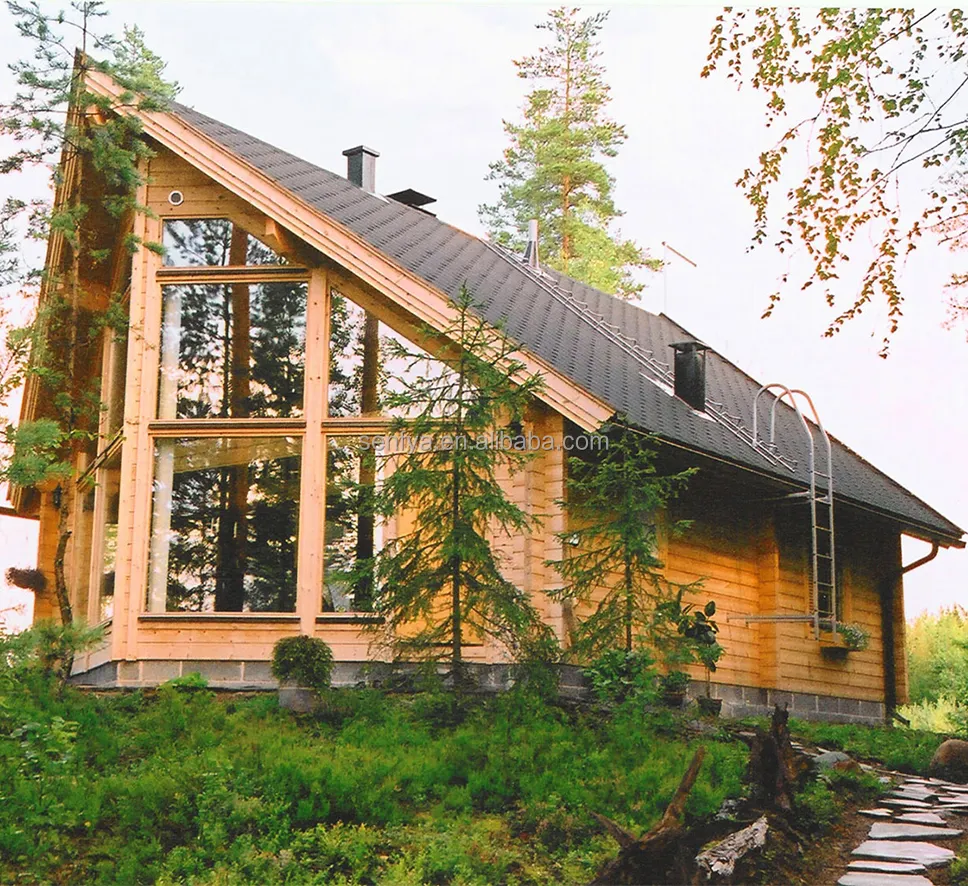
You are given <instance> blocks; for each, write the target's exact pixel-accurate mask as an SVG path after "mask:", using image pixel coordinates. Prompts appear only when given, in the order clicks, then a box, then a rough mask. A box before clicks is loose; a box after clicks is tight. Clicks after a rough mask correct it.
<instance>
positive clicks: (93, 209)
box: [0, 0, 177, 623]
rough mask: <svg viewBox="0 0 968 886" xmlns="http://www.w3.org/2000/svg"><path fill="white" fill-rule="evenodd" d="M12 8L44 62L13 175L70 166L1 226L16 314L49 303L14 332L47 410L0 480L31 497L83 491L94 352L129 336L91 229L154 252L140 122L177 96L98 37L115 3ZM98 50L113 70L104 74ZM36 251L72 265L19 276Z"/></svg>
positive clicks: (159, 70)
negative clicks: (145, 229) (89, 79)
mask: <svg viewBox="0 0 968 886" xmlns="http://www.w3.org/2000/svg"><path fill="white" fill-rule="evenodd" d="M7 6H8V9H9V10H10V12H11V14H12V15H13V17H14V20H15V24H16V27H17V30H18V31H19V32H20V33H21V35H22V36H23V37H24V38H25V39H26V40H28V41H29V43H30V44H31V50H30V52H29V54H28V55H27V56H26V57H25V58H24V59H23V60H20V61H16V62H13V63H12V64H11V65H10V69H11V70H12V72H13V74H14V77H15V82H16V88H15V91H14V94H13V95H12V96H11V97H10V98H8V99H7V100H4V101H0V136H5V137H6V138H7V139H8V140H9V141H10V142H11V143H12V145H13V151H12V153H10V154H9V155H7V156H5V157H0V174H11V173H12V174H14V175H17V174H19V173H21V172H22V171H24V170H26V169H29V168H31V167H36V166H44V165H50V164H52V161H54V159H55V158H56V156H57V155H58V154H59V155H60V163H59V164H58V165H56V168H55V169H54V172H53V177H52V181H51V186H52V190H53V191H54V192H56V197H55V199H54V200H53V201H48V200H46V199H45V198H44V197H40V198H38V199H36V200H32V201H16V200H8V201H7V202H6V203H5V204H4V210H3V213H2V216H0V278H2V279H0V283H3V284H6V285H5V287H4V290H3V292H4V302H5V307H6V309H7V311H8V312H9V314H11V315H12V314H13V313H14V312H13V311H12V310H11V309H10V304H11V301H12V300H14V299H20V298H21V297H22V293H23V292H24V291H25V289H30V287H31V285H33V293H34V297H35V298H36V311H35V313H34V317H33V319H32V321H31V322H30V323H29V325H28V326H27V327H26V328H22V329H14V330H9V329H8V335H7V336H6V340H7V342H8V352H9V353H10V354H11V357H10V359H11V360H12V361H13V362H12V364H11V365H10V367H8V372H9V373H10V374H12V375H13V376H14V377H15V378H16V379H17V380H18V381H19V380H20V379H21V378H23V377H29V376H33V377H34V380H35V382H36V384H37V385H38V390H39V397H38V400H39V401H40V402H42V403H44V411H43V414H41V415H39V416H38V417H37V419H36V420H35V421H32V422H29V423H24V424H21V425H20V426H19V427H14V426H9V427H8V428H7V433H6V438H7V440H6V442H7V446H6V448H5V451H4V453H3V458H2V461H0V477H2V479H4V480H9V481H10V482H11V483H14V484H17V485H21V486H36V485H41V484H63V485H67V484H69V483H71V482H73V481H74V479H75V472H76V466H77V459H76V456H77V454H78V453H79V452H80V451H81V450H82V449H84V448H86V446H87V444H89V443H90V441H92V440H94V439H95V437H96V434H97V417H98V413H99V411H100V408H101V404H100V397H99V390H98V384H97V381H98V380H96V379H92V378H91V377H90V366H91V365H94V364H95V363H96V360H95V359H94V353H95V349H96V347H97V345H98V342H99V341H100V339H101V336H102V335H104V334H124V330H125V327H126V322H127V320H126V317H125V312H124V311H123V309H122V308H121V303H122V294H121V293H111V296H110V298H109V303H108V304H107V306H106V307H103V308H92V307H91V305H92V304H93V303H95V302H96V298H94V296H93V293H92V292H91V291H90V286H89V284H90V281H91V279H92V274H93V271H94V270H95V269H97V268H98V267H99V266H102V265H103V264H104V263H105V262H106V261H108V260H109V258H110V251H109V249H107V248H105V246H104V244H102V243H100V242H99V241H98V237H97V234H96V231H95V230H94V225H93V222H92V221H91V219H92V218H93V217H95V216H98V217H100V218H103V219H108V220H110V222H111V223H112V224H114V225H116V226H117V229H118V231H119V232H120V233H119V236H120V237H122V238H123V243H124V246H125V248H127V249H128V250H129V251H131V252H132V253H133V252H134V251H135V250H137V249H138V248H140V247H141V246H142V244H141V243H140V242H139V241H138V238H137V237H136V236H135V235H134V234H133V233H132V223H131V220H132V218H133V217H134V216H135V215H137V214H138V213H143V212H145V211H146V210H145V208H144V207H143V206H140V205H139V204H138V202H137V200H136V196H135V195H136V192H137V189H138V187H139V185H140V184H141V182H142V176H141V174H140V172H139V166H140V164H141V163H142V161H144V160H145V159H146V158H147V157H149V156H150V149H149V147H148V145H147V143H146V142H145V141H144V139H142V138H141V137H140V136H141V127H140V125H139V123H138V121H137V120H136V119H135V118H134V116H132V114H131V113H130V111H131V109H133V108H136V109H140V110H158V109H160V108H163V107H164V105H165V103H166V102H167V101H168V100H169V99H170V98H172V97H173V96H174V95H175V93H176V89H177V88H176V87H175V86H174V85H172V84H170V83H167V82H166V81H165V80H164V78H163V76H162V75H163V70H164V64H163V63H162V62H161V60H160V59H159V58H158V57H157V56H156V55H154V54H153V53H151V52H149V51H148V50H147V48H146V47H145V45H144V37H143V34H142V33H141V32H140V31H139V30H138V29H137V28H128V29H125V31H124V33H123V35H122V37H120V38H117V37H114V36H112V35H110V34H101V33H96V32H95V31H94V30H93V26H94V24H95V23H96V21H97V20H98V19H100V18H102V17H103V16H104V15H105V14H106V11H105V9H104V4H103V3H100V2H86V0H75V2H73V3H72V4H71V5H70V8H69V10H66V11H65V10H57V9H55V8H52V7H48V5H47V4H45V5H44V6H43V7H42V6H41V5H40V4H38V3H18V2H10V3H8V4H7ZM75 41H77V43H76V44H75ZM75 45H76V47H77V48H76V50H75ZM89 50H90V51H94V52H97V53H98V54H99V55H101V56H103V57H104V59H105V60H103V61H95V60H94V59H92V58H91V57H90V56H89V55H88V51H89ZM91 70H98V71H103V72H106V73H109V74H110V75H111V76H113V77H114V79H115V81H116V82H117V83H119V84H120V85H121V86H122V92H121V94H120V95H119V96H118V97H117V99H108V98H104V97H102V96H99V95H96V94H94V93H93V92H91V91H90V90H89V89H88V88H87V85H86V79H85V78H86V75H87V73H88V71H91ZM31 238H33V239H37V240H46V239H48V238H51V240H52V241H53V240H56V241H57V242H58V243H59V244H62V247H61V248H59V249H57V250H52V252H51V254H53V255H59V256H60V259H59V261H58V262H57V264H52V265H50V266H47V267H45V268H44V269H43V270H41V269H38V268H30V267H26V266H23V265H21V264H19V263H16V264H15V263H14V262H13V261H12V259H14V258H19V256H18V255H17V252H18V249H17V247H18V246H19V244H20V242H21V241H23V240H25V239H28V240H29V239H31ZM145 245H146V246H149V247H151V248H155V249H160V248H161V247H160V246H159V245H158V244H145ZM38 293H39V297H38ZM28 354H29V359H27V355H28ZM7 390H8V386H4V387H3V388H2V389H0V391H2V392H3V393H6V391H7ZM71 501H72V496H71V495H69V494H66V493H63V494H60V495H59V496H57V497H56V498H55V503H56V502H59V503H57V505H56V506H57V508H58V522H59V536H58V544H57V550H56V555H55V575H54V582H53V585H54V591H55V595H56V598H57V602H58V606H59V609H60V618H61V620H62V621H63V622H65V623H67V622H70V621H71V620H72V618H73V613H72V610H71V603H70V593H69V589H68V587H67V582H66V578H65V575H64V559H65V552H66V549H67V544H68V542H69V540H70V537H71V530H70V526H71V522H72V520H71Z"/></svg>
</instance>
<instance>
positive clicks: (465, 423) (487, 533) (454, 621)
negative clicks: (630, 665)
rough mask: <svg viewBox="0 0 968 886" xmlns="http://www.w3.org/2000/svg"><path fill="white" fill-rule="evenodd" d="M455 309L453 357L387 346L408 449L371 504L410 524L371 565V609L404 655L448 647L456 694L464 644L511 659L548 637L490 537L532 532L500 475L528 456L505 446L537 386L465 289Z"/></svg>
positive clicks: (397, 433)
mask: <svg viewBox="0 0 968 886" xmlns="http://www.w3.org/2000/svg"><path fill="white" fill-rule="evenodd" d="M454 304H455V309H456V317H455V319H454V321H453V322H452V323H451V325H450V326H449V327H448V328H447V329H446V330H445V331H444V332H443V336H444V338H445V339H447V340H449V341H450V342H452V343H453V347H454V349H455V350H454V352H453V353H451V354H450V355H449V356H445V357H442V358H441V359H440V360H436V359H430V358H429V357H428V356H427V354H426V353H423V352H420V351H416V350H414V349H411V348H410V347H408V346H407V345H405V344H402V343H400V342H394V341H389V342H388V343H387V344H388V350H389V354H388V358H387V359H388V362H389V363H392V364H393V365H394V366H396V367H398V368H400V367H403V366H406V368H405V369H403V371H400V372H399V373H398V378H399V383H398V385H397V387H396V390H392V391H389V392H387V393H386V395H385V397H386V404H387V406H388V407H389V408H390V409H396V410H399V411H400V412H401V413H403V414H404V415H405V417H401V418H398V419H395V420H394V421H393V423H392V426H391V429H390V438H389V439H390V441H391V442H392V441H394V440H396V441H400V442H401V443H402V444H403V445H399V446H391V447H390V448H389V449H388V450H387V451H385V452H383V453H381V454H380V455H379V459H378V460H379V462H380V468H381V469H382V472H383V474H384V475H385V476H384V477H383V479H382V481H381V482H380V483H378V484H377V486H376V489H375V490H372V501H373V506H374V512H375V513H376V514H377V515H379V516H380V517H382V518H383V519H384V520H387V521H389V520H391V519H393V518H394V517H399V515H400V514H401V513H404V514H406V517H407V521H408V523H409V524H410V527H411V528H409V529H408V530H407V531H406V532H404V533H403V534H401V535H399V536H398V537H396V538H392V539H391V540H390V541H388V542H387V544H386V546H385V547H384V549H383V550H382V551H381V552H380V553H379V554H378V555H377V557H376V562H375V565H376V569H375V573H374V574H375V576H376V588H377V592H376V598H375V601H374V602H375V608H376V609H377V611H379V612H381V613H382V614H383V615H384V616H385V617H386V620H387V623H388V626H389V627H390V629H391V631H392V632H393V635H394V643H395V646H396V649H397V651H398V653H399V654H401V655H402V656H403V657H419V658H424V659H430V660H436V659H440V658H442V657H443V656H444V655H446V654H447V650H448V649H449V658H450V663H451V667H452V675H453V679H454V682H455V686H457V687H458V688H460V686H461V685H462V684H463V680H464V677H463V648H464V645H465V644H466V643H467V642H471V641H474V640H475V639H480V638H482V637H485V636H488V637H493V638H496V639H498V640H499V641H501V642H502V643H504V644H505V646H506V647H507V648H508V649H509V650H510V651H511V653H512V654H517V653H519V652H520V650H521V649H522V648H527V647H528V644H529V642H532V641H536V640H537V639H538V638H540V637H543V636H544V635H545V634H546V633H547V629H546V628H545V627H544V626H543V625H542V623H541V620H540V617H539V615H538V613H537V611H536V610H535V608H534V606H533V605H532V603H531V602H530V600H529V599H528V597H527V594H526V593H525V592H523V591H522V590H521V589H519V588H517V587H516V586H515V585H514V584H513V583H511V582H510V581H508V580H507V579H506V578H505V577H504V576H503V575H502V573H501V567H500V563H499V560H498V556H497V554H496V553H495V551H494V549H493V547H492V538H493V534H494V533H502V532H504V533H508V534H510V535H512V536H513V535H515V534H519V533H524V532H529V531H531V530H532V529H533V528H534V526H535V518H534V517H533V516H531V515H529V514H527V513H526V512H525V511H524V510H522V508H521V507H519V506H518V505H517V504H516V503H515V502H513V501H511V500H510V498H509V497H508V494H507V491H506V489H505V487H504V486H503V485H502V483H501V482H500V480H499V473H501V472H505V473H508V474H513V473H514V472H516V471H517V470H520V469H521V468H523V467H524V465H525V463H526V462H527V461H528V460H529V458H530V457H531V453H529V452H527V451H524V450H523V449H521V448H519V445H511V444H512V440H513V439H515V438H514V437H513V435H514V434H515V433H517V429H518V428H519V423H520V421H521V419H522V417H523V414H524V411H525V409H526V407H527V405H528V403H529V401H530V400H531V399H532V397H533V396H534V394H535V392H536V391H537V390H538V389H539V387H540V384H541V382H540V379H538V378H537V377H533V376H531V377H529V376H527V375H526V374H525V370H524V366H523V365H522V364H521V363H520V362H518V361H517V360H515V359H514V358H513V352H514V351H515V346H514V345H513V343H512V342H510V341H509V340H508V339H507V338H505V337H504V335H503V334H502V333H500V332H497V331H495V330H493V329H492V328H491V327H489V326H488V325H487V324H486V323H485V322H484V321H483V320H482V319H480V318H479V316H478V315H477V314H476V313H475V312H474V302H473V299H472V297H471V295H470V293H469V292H468V291H467V290H466V288H462V289H461V292H460V294H459V296H458V297H457V299H456V300H455V303H454ZM393 450H400V451H393ZM361 568H362V569H363V570H364V571H366V570H368V569H370V568H371V565H370V564H366V563H363V564H361Z"/></svg>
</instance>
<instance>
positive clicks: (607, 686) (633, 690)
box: [584, 649, 658, 704]
mask: <svg viewBox="0 0 968 886" xmlns="http://www.w3.org/2000/svg"><path fill="white" fill-rule="evenodd" d="M584 674H585V676H586V677H587V678H588V680H589V681H590V682H591V684H592V691H593V692H594V693H595V697H596V698H597V699H598V700H599V701H602V702H611V703H615V704H621V703H622V702H623V701H625V700H626V699H629V698H635V699H637V700H642V701H645V702H651V701H654V700H655V697H656V681H657V680H658V673H657V671H656V670H655V658H654V657H653V656H652V655H651V654H650V653H649V652H647V651H646V650H644V649H642V650H635V651H632V652H626V651H625V650H623V649H611V650H609V651H608V652H605V653H603V654H602V655H600V656H599V657H598V658H596V659H595V660H594V661H593V662H592V663H591V664H590V665H588V666H587V667H586V668H585V669H584Z"/></svg>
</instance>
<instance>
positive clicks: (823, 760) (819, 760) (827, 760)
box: [811, 751, 857, 769]
mask: <svg viewBox="0 0 968 886" xmlns="http://www.w3.org/2000/svg"><path fill="white" fill-rule="evenodd" d="M811 763H812V765H813V768H814V769H840V768H842V767H844V766H847V765H848V764H853V766H857V763H856V762H855V761H854V760H853V759H852V758H851V756H850V754H845V753H844V752H843V751H824V752H823V753H822V754H817V756H816V757H814V758H813V760H812V761H811Z"/></svg>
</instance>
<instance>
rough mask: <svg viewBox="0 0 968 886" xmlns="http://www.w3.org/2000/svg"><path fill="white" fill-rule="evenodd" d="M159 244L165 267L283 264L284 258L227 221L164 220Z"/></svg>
mask: <svg viewBox="0 0 968 886" xmlns="http://www.w3.org/2000/svg"><path fill="white" fill-rule="evenodd" d="M161 243H162V246H164V247H165V256H164V265H165V266H166V267H175V268H185V267H212V266H216V267H224V266H225V265H284V264H286V260H285V258H283V257H282V256H281V255H279V254H278V253H276V252H273V250H272V249H270V248H269V247H268V246H266V245H265V243H263V242H262V241H261V240H257V239H256V238H255V237H253V236H252V235H251V234H249V233H248V232H247V231H245V230H244V229H243V228H241V227H240V226H239V225H236V224H233V223H232V222H231V221H229V220H228V219H227V218H187V219H166V220H165V221H164V223H163V225H162V234H161Z"/></svg>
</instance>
